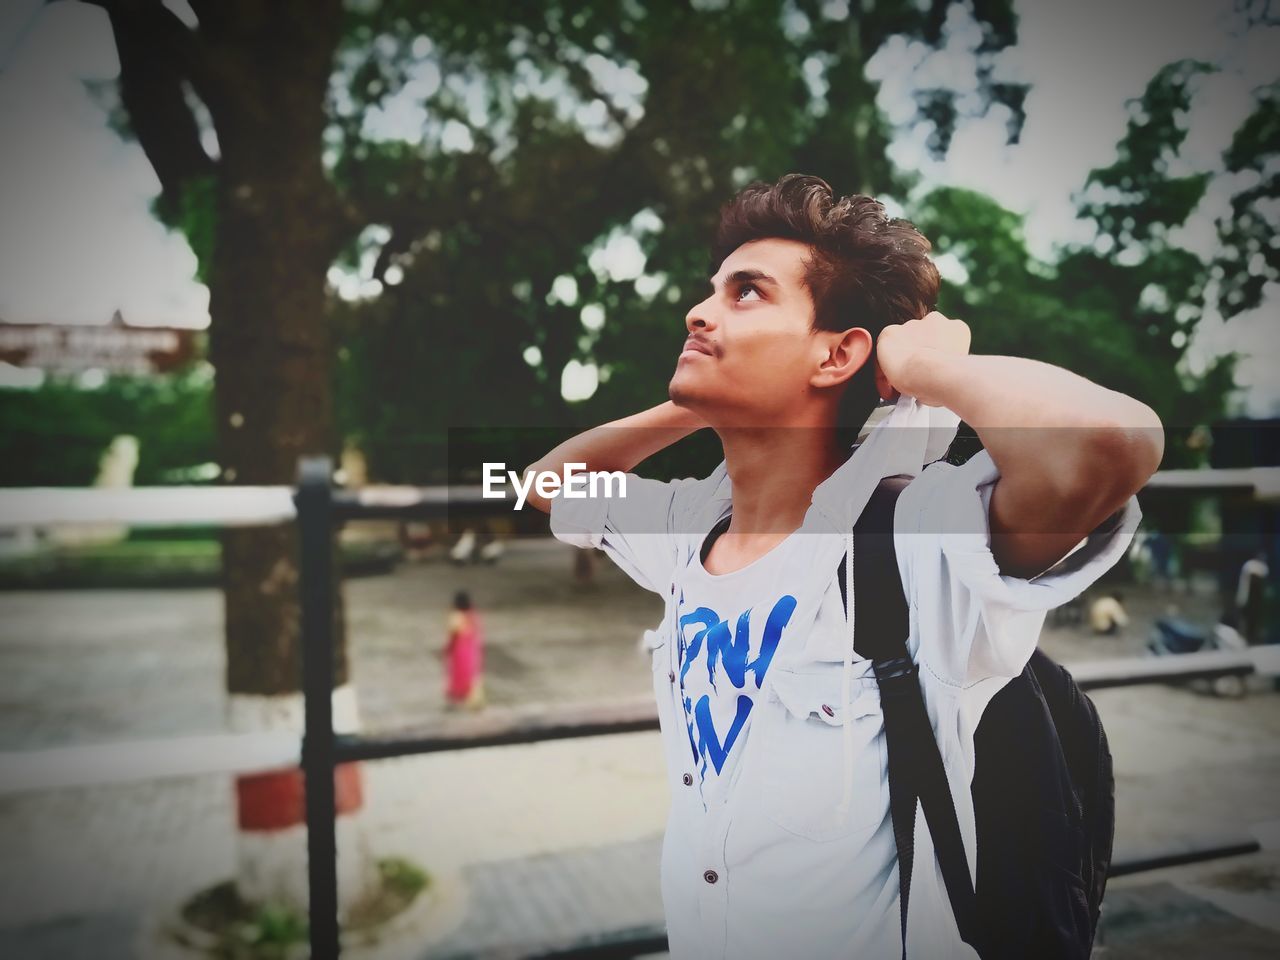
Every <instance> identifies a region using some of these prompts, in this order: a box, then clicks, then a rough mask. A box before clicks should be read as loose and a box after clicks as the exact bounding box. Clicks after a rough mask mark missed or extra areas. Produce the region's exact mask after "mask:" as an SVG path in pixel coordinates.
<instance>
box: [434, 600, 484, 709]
mask: <svg viewBox="0 0 1280 960" xmlns="http://www.w3.org/2000/svg"><path fill="white" fill-rule="evenodd" d="M443 655H444V658H445V663H446V680H447V686H446V688H445V707H446V708H449V709H453V708H456V707H462V706H466V707H470V708H472V709H479V708H480V707H483V706H484V678H483V676H482V673H483V670H484V632H483V630H482V629H481V627H480V619H479V617H478V616H477V614H476V612H475V610H473V609H472V608H471V597H470V596H468V595H467V592H466V591H465V590H459V591H458V592H457V593H456V594H455V595H454V598H453V610H451V611H450V612H449V642H448V644H447V645H446V646H445V648H444V651H443Z"/></svg>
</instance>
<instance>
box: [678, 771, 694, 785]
mask: <svg viewBox="0 0 1280 960" xmlns="http://www.w3.org/2000/svg"><path fill="white" fill-rule="evenodd" d="M680 779H681V780H683V781H684V785H685V786H686V787H691V786H693V774H691V773H686V774H685V775H684V776H683V777H681V778H680Z"/></svg>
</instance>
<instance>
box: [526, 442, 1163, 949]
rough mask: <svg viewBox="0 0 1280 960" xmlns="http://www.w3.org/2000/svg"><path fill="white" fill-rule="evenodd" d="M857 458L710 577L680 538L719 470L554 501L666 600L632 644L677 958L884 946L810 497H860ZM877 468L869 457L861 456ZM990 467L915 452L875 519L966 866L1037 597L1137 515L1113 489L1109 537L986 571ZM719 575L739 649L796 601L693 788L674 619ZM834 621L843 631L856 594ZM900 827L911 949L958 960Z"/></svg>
mask: <svg viewBox="0 0 1280 960" xmlns="http://www.w3.org/2000/svg"><path fill="white" fill-rule="evenodd" d="M857 458H858V454H855V455H854V457H851V458H850V463H848V464H846V465H845V466H843V467H841V469H840V470H838V471H837V472H836V473H835V474H833V475H832V476H831V477H830V478H828V479H827V480H826V481H824V483H823V484H822V485H820V486H819V488H818V489H817V490H816V491H815V493H814V503H813V505H812V506H811V508H810V511H809V513H808V514H807V515H806V518H805V521H804V523H803V524H802V526H801V527H800V529H798V530H797V531H795V532H794V533H792V534H791V535H790V536H789V537H788V538H787V539H786V540H784V541H783V542H782V543H780V544H778V545H777V546H776V547H774V548H773V550H771V551H770V552H769V553H768V554H766V555H765V556H763V557H761V558H759V559H758V560H757V561H755V563H753V564H752V565H751V566H749V567H747V568H744V569H743V570H740V571H735V572H734V573H730V574H726V575H724V576H723V577H720V578H711V577H710V575H708V574H707V573H706V571H705V570H704V569H702V567H701V563H700V561H699V558H698V553H699V549H700V547H701V544H702V541H703V539H704V538H705V536H706V533H707V532H708V531H709V530H710V529H711V527H712V526H713V525H714V524H715V522H716V521H717V520H719V519H721V518H722V517H724V516H725V515H726V514H727V513H729V512H730V508H731V506H732V496H731V494H732V490H731V484H730V482H729V478H728V476H727V474H726V473H725V469H724V464H723V463H722V464H721V465H720V466H719V467H718V468H717V469H716V470H715V471H714V472H713V473H712V474H711V475H710V476H708V477H705V478H702V479H693V478H687V479H682V480H675V481H672V482H670V483H660V482H658V481H654V480H647V479H643V478H640V477H636V476H634V475H628V478H627V488H626V492H627V495H626V497H625V498H624V499H621V498H614V499H604V498H599V499H577V500H567V499H565V498H563V497H558V498H556V499H555V500H554V501H553V502H552V509H551V529H552V532H553V533H554V534H555V536H557V537H558V538H559V539H561V540H563V541H565V542H568V543H571V544H574V545H577V546H583V547H587V546H593V547H600V548H602V549H604V550H605V552H606V553H607V554H608V555H609V556H610V558H611V559H612V560H613V561H614V562H615V563H616V564H617V565H618V566H619V567H621V568H622V569H623V570H624V571H625V572H626V573H627V574H628V575H629V576H631V577H632V578H633V579H634V580H635V581H636V582H637V583H639V584H640V585H641V586H644V587H645V588H647V589H649V590H653V591H654V592H656V593H658V594H660V595H662V596H663V597H664V598H665V599H666V612H665V615H664V619H663V622H662V624H661V625H660V626H659V627H658V628H657V629H656V630H653V631H649V632H647V633H646V641H647V646H648V647H649V648H650V649H651V650H652V667H653V681H654V693H655V696H656V699H657V707H658V716H659V721H660V726H661V730H662V740H663V746H664V752H665V756H666V761H667V774H668V783H669V785H670V788H671V792H672V794H671V795H672V803H671V810H670V814H669V817H668V821H667V830H666V835H665V838H664V842H663V848H662V869H661V873H662V876H661V883H662V898H663V905H664V912H665V915H666V921H667V933H668V939H669V943H670V951H671V955H672V957H674V958H677V960H683V958H688V960H713V958H716V960H721V958H722V960H752V958H757V957H758V958H769V960H774V958H777V957H787V958H788V960H810V958H812V960H831V958H842V960H844V958H850V957H857V958H881V957H883V958H892V960H899V958H900V957H901V952H902V942H901V932H900V919H899V907H898V899H899V894H898V864H897V852H896V848H895V845H894V839H893V829H892V822H891V819H890V815H889V790H888V779H887V774H886V758H885V740H884V726H883V716H882V714H881V712H880V698H879V690H878V688H877V685H876V682H875V679H874V676H873V675H872V673H871V671H870V663H869V661H866V660H864V659H862V658H860V657H858V656H857V654H856V653H851V650H850V647H851V644H850V642H849V636H850V624H848V623H847V622H846V620H845V616H844V611H843V608H842V603H841V597H840V589H839V583H838V581H837V579H836V574H837V567H838V565H839V562H840V558H841V556H842V555H843V554H844V553H845V551H846V550H847V549H848V540H849V538H848V537H847V536H845V535H844V534H842V532H841V531H840V530H839V529H838V528H837V527H836V525H835V522H833V520H832V518H831V517H830V515H829V510H824V509H819V504H820V503H824V504H830V503H832V502H834V501H833V497H834V498H835V499H836V500H838V499H839V496H840V494H841V492H842V491H844V490H854V489H855V488H856V489H857V491H859V492H856V493H854V494H852V496H853V497H854V498H857V509H858V510H860V509H861V504H862V503H864V502H865V497H866V494H867V492H868V491H869V490H870V489H871V488H872V487H874V481H875V480H876V479H878V477H879V476H883V475H885V474H884V473H878V472H877V473H876V476H875V477H872V478H871V479H870V481H868V480H867V478H866V477H865V476H863V477H859V478H857V480H856V482H855V481H854V480H853V479H851V478H852V477H853V476H854V474H855V473H856V472H857V471H858V470H863V471H864V473H865V468H866V465H867V461H865V460H864V461H863V462H862V464H861V466H859V465H857V464H856V463H855V461H856V460H857ZM888 462H889V461H888V460H883V461H881V462H878V463H877V464H876V468H877V470H878V468H879V467H881V466H883V465H884V463H888ZM846 468H848V469H846ZM997 478H998V472H997V470H996V468H995V464H994V463H993V462H992V460H991V458H990V456H989V455H988V454H987V453H986V452H985V451H984V452H981V453H979V454H977V455H976V456H974V457H973V458H972V459H971V460H970V461H969V462H968V463H966V464H965V465H963V466H960V467H957V466H953V465H951V464H946V463H934V464H932V465H930V466H929V467H927V468H926V469H924V470H923V472H920V473H919V475H918V476H916V477H915V479H914V480H913V481H912V482H911V483H910V484H909V485H908V486H907V488H906V489H905V490H904V491H903V493H902V495H901V497H900V499H899V502H898V507H897V509H896V512H895V522H894V543H895V547H896V550H897V560H898V568H899V574H900V576H901V578H902V582H903V585H904V592H905V594H906V597H907V599H908V604H909V608H910V634H909V639H908V649H909V650H910V651H911V653H912V656H913V657H914V658H915V659H916V661H917V663H918V664H919V666H920V680H921V686H922V689H923V692H924V699H925V704H926V707H927V709H928V712H929V716H930V719H931V721H932V724H933V728H934V734H935V737H936V738H937V740H938V743H939V747H940V750H941V754H942V757H943V763H944V766H945V768H946V772H947V776H948V779H949V781H950V784H951V790H952V795H953V798H954V801H955V807H956V815H957V818H958V820H959V823H960V830H961V835H962V838H963V840H964V843H965V848H966V852H967V854H968V860H969V865H970V870H971V871H973V870H974V867H975V864H976V859H975V850H974V846H975V820H974V811H973V804H972V799H971V794H970V792H969V786H970V783H971V781H972V777H973V761H974V758H973V732H974V730H975V729H976V727H977V725H978V721H979V719H980V718H981V716H982V711H983V709H984V708H985V707H986V704H987V702H988V701H989V700H990V699H991V697H992V696H993V695H994V694H995V693H996V692H998V691H999V689H1000V688H1001V687H1002V686H1003V685H1004V684H1005V683H1006V682H1007V681H1008V679H1009V678H1011V677H1014V676H1016V675H1018V674H1019V673H1020V672H1021V671H1022V669H1023V667H1024V666H1025V665H1026V662H1027V660H1028V659H1029V657H1030V656H1031V653H1032V652H1033V650H1034V649H1035V645H1036V641H1037V638H1038V636H1039V632H1040V628H1041V625H1042V624H1043V621H1044V615H1045V612H1046V611H1047V610H1049V609H1051V608H1053V607H1055V606H1057V605H1059V604H1061V603H1063V602H1065V601H1066V600H1068V599H1071V598H1072V597H1074V596H1076V595H1078V594H1079V593H1080V592H1081V591H1083V590H1084V589H1085V588H1086V587H1087V586H1089V585H1090V584H1091V583H1092V582H1093V581H1095V580H1096V579H1097V578H1098V577H1099V576H1100V575H1101V574H1102V573H1103V572H1104V571H1105V570H1107V569H1108V568H1109V567H1111V566H1112V565H1113V564H1114V563H1115V562H1116V561H1117V560H1118V559H1119V558H1120V557H1121V556H1122V555H1123V554H1124V553H1125V551H1126V550H1127V548H1128V545H1129V542H1130V540H1131V539H1132V537H1133V534H1134V531H1135V529H1136V527H1137V524H1138V521H1139V519H1140V512H1139V510H1138V505H1137V501H1136V499H1131V500H1130V501H1129V503H1128V504H1127V505H1126V506H1125V508H1124V510H1123V511H1122V512H1121V513H1120V514H1119V515H1118V516H1117V517H1116V518H1114V519H1115V521H1116V522H1115V523H1114V524H1113V525H1112V526H1111V527H1110V528H1109V529H1108V530H1105V531H1103V530H1101V529H1100V530H1099V531H1097V532H1095V533H1094V534H1093V535H1091V536H1090V537H1088V538H1086V540H1084V541H1082V542H1081V544H1080V545H1078V546H1077V548H1076V549H1075V550H1074V551H1073V552H1072V553H1071V554H1070V555H1069V556H1067V557H1066V558H1064V560H1062V561H1060V562H1059V563H1058V564H1057V565H1055V566H1054V567H1053V568H1052V569H1051V570H1049V571H1046V572H1045V573H1043V574H1041V575H1039V576H1037V577H1034V578H1031V579H1030V580H1023V579H1018V578H1013V577H1006V576H1002V575H1001V574H1000V573H999V570H998V568H997V567H996V563H995V559H994V557H993V556H992V554H991V550H990V546H989V540H990V537H989V534H988V508H989V503H990V493H991V489H992V484H993V483H994V481H995V480H996V479H997ZM841 522H843V521H842V520H841ZM757 567H758V568H759V569H758V570H753V568H757ZM738 574H747V575H746V576H743V577H740V578H737V575H738ZM735 578H737V579H739V580H741V582H742V586H743V592H742V593H741V595H739V596H737V597H736V598H735V597H733V596H732V595H731V593H727V592H724V591H717V593H716V596H715V603H719V604H721V606H722V607H723V609H717V610H716V613H717V614H718V615H719V616H720V618H721V619H722V620H723V619H726V618H738V617H740V616H741V614H742V611H748V610H749V611H751V613H750V616H749V638H750V643H749V647H748V650H747V652H746V654H745V656H746V659H747V662H751V661H753V660H755V659H758V658H759V656H760V653H761V650H762V646H761V644H762V643H763V620H764V619H767V616H766V617H765V618H761V617H760V614H764V613H765V611H766V610H768V611H770V612H772V611H773V610H775V609H776V607H777V603H778V602H779V598H781V597H784V596H785V597H792V598H794V607H793V609H791V610H790V611H789V613H788V616H787V623H786V626H785V629H784V630H782V631H781V632H780V637H779V640H778V643H777V645H776V648H775V649H774V650H773V651H772V656H771V658H770V662H769V664H768V666H767V669H766V670H765V671H764V672H763V676H762V677H760V679H761V681H762V682H761V685H760V687H759V690H758V694H756V695H755V696H754V698H753V699H752V700H751V704H752V705H751V707H750V709H749V710H748V711H747V721H746V723H744V724H743V727H742V729H740V730H739V732H738V734H737V736H736V738H735V740H734V743H733V744H732V749H731V751H730V757H731V758H732V761H731V762H729V763H727V764H726V765H725V766H724V768H723V770H722V771H721V772H720V773H718V774H717V775H716V777H715V778H713V779H712V780H711V781H710V782H711V786H710V788H708V786H707V784H708V780H707V778H706V776H705V771H703V770H701V769H700V767H701V764H702V762H703V760H704V753H705V751H699V750H698V749H697V748H696V736H695V737H693V738H692V742H691V732H690V728H689V725H688V724H687V723H686V709H685V705H684V702H683V701H684V699H685V694H684V693H682V690H681V675H682V673H683V678H684V682H685V684H686V688H685V689H686V691H688V683H689V678H690V676H695V675H696V674H697V672H698V671H701V674H702V677H703V678H705V677H706V676H707V670H708V668H707V664H706V662H705V659H704V658H703V657H702V656H699V657H693V656H692V655H690V656H689V658H688V661H691V666H690V669H689V670H688V671H684V670H683V668H684V665H685V663H686V662H688V661H687V660H686V657H685V655H686V654H687V653H689V651H691V649H692V647H691V646H690V640H689V638H691V636H692V634H690V633H688V632H687V628H686V633H684V634H682V633H681V630H680V627H679V623H678V615H679V611H680V597H681V596H682V593H683V596H685V597H694V596H697V595H698V593H697V592H698V591H699V590H701V589H703V588H705V587H706V585H707V582H708V580H709V579H711V580H718V581H721V582H722V583H723V584H724V585H728V584H730V583H733V582H734V580H735ZM863 602H866V600H865V598H864V599H863ZM686 605H687V604H686ZM757 611H758V612H757ZM688 612H689V611H687V610H686V615H687V613H688ZM735 623H736V619H735ZM853 624H854V629H856V604H855V605H854V618H853ZM758 631H759V632H758ZM704 641H705V638H704ZM682 645H683V646H682ZM704 649H705V643H704ZM846 668H847V669H846ZM756 676H757V674H756V673H754V672H753V673H751V674H748V675H747V677H748V679H747V681H746V685H748V686H751V687H754V686H755V684H754V680H755V678H756ZM718 682H719V680H718ZM846 691H847V693H846ZM734 692H735V695H736V692H737V688H736V687H735V691H734ZM705 693H707V691H706V689H701V690H700V694H705ZM694 702H695V703H696V701H694ZM711 721H712V722H711V724H710V726H711V727H713V728H714V729H715V730H716V732H717V735H718V736H719V737H721V738H723V737H724V736H725V735H726V733H727V731H728V730H730V729H732V717H727V716H726V715H725V713H724V712H723V711H721V712H720V713H718V714H717V713H714V712H713V715H712V717H711ZM695 733H696V731H695ZM721 743H723V739H722V740H721ZM842 802H843V803H844V804H845V805H844V807H843V808H842ZM915 832H916V835H915V861H914V863H915V867H914V870H913V873H912V885H911V900H910V903H911V909H910V911H909V916H908V921H909V922H908V931H907V950H908V956H910V957H913V958H916V957H921V958H944V957H958V958H966V960H973V958H976V954H975V953H974V952H973V951H972V950H971V949H970V948H969V947H968V946H967V945H966V944H964V942H963V941H962V940H961V939H960V936H959V933H958V932H957V930H956V926H955V920H954V918H953V917H952V914H951V909H950V905H949V903H948V900H947V895H946V890H945V887H944V886H943V882H942V876H941V873H940V871H939V870H938V867H937V861H936V858H935V857H934V853H933V845H932V841H931V839H930V837H929V833H928V829H927V826H926V824H925V820H924V817H923V814H922V813H921V812H920V811H917V817H916V828H915Z"/></svg>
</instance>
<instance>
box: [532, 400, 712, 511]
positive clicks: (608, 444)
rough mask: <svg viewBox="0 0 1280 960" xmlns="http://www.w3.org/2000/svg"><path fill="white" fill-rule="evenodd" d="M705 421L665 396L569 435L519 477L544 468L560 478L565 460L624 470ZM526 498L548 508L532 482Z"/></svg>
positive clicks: (595, 468)
mask: <svg viewBox="0 0 1280 960" xmlns="http://www.w3.org/2000/svg"><path fill="white" fill-rule="evenodd" d="M706 425H707V424H706V422H705V421H704V420H703V419H702V418H701V417H699V416H698V415H697V414H695V413H693V412H692V411H690V410H687V409H685V408H684V407H677V406H676V405H675V404H674V403H672V402H671V401H670V400H668V401H666V402H665V403H660V404H658V405H657V406H656V407H650V408H649V409H648V410H644V411H642V412H640V413H635V414H632V415H631V416H629V417H623V418H621V419H619V420H613V421H610V422H609V423H605V424H601V425H600V426H598V427H592V428H591V429H590V430H585V431H583V432H582V433H580V434H578V435H577V436H576V437H570V438H569V439H568V440H566V441H565V442H564V443H562V444H560V445H559V446H557V447H556V448H555V449H554V450H552V451H551V452H550V453H548V454H547V455H546V456H544V457H542V458H541V459H540V460H538V462H537V463H532V464H530V465H529V466H527V467H525V469H524V471H523V473H522V475H521V478H522V480H524V481H526V482H527V481H528V477H529V474H530V473H531V472H532V473H537V474H541V473H544V472H546V473H554V474H555V475H556V476H558V477H560V479H561V480H563V479H564V471H565V464H569V463H574V464H577V463H581V464H585V465H586V466H585V470H586V471H588V472H591V471H613V470H621V471H623V472H624V473H625V472H626V471H629V470H631V469H632V468H633V467H635V465H636V464H638V463H640V462H641V461H642V460H645V459H647V458H648V457H651V456H653V454H655V453H657V452H658V451H659V450H662V449H664V448H666V447H669V446H671V444H673V443H675V442H676V441H677V440H681V439H683V438H684V437H687V436H688V435H689V434H691V433H693V432H694V431H695V430H699V429H701V428H702V427H705V426H706ZM526 502H527V503H530V504H532V505H533V506H535V507H537V508H538V509H539V510H541V511H542V512H543V513H550V512H551V498H547V497H544V496H542V495H540V494H539V493H538V492H537V485H536V484H533V483H530V484H529V493H528V499H527V501H526Z"/></svg>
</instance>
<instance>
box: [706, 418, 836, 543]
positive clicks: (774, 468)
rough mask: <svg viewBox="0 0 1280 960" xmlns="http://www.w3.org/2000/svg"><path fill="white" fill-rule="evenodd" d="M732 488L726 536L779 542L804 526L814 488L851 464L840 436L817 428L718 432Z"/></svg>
mask: <svg viewBox="0 0 1280 960" xmlns="http://www.w3.org/2000/svg"><path fill="white" fill-rule="evenodd" d="M717 433H718V434H719V436H720V442H721V444H722V446H723V448H724V460H725V470H726V471H727V473H728V474H729V480H730V482H731V483H732V485H733V519H732V521H731V522H730V525H729V529H728V530H727V531H726V534H737V535H738V537H739V539H740V542H746V541H750V540H753V539H755V538H757V537H759V538H760V539H761V540H776V539H777V536H778V535H780V534H782V535H785V534H788V533H791V532H792V531H793V530H795V529H797V528H798V527H799V526H800V525H801V524H802V523H803V522H804V516H805V513H806V512H808V509H809V505H810V503H811V502H812V500H813V491H814V489H815V488H816V487H817V486H818V485H819V484H820V483H822V481H824V480H826V479H827V478H828V477H829V476H831V474H833V473H834V472H835V471H836V469H837V468H838V467H840V465H841V464H843V463H844V462H845V460H847V459H848V455H849V451H848V450H845V451H841V450H839V449H837V446H836V442H835V440H836V434H835V431H833V430H831V429H830V428H818V427H769V428H760V429H723V430H718V431H717Z"/></svg>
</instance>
